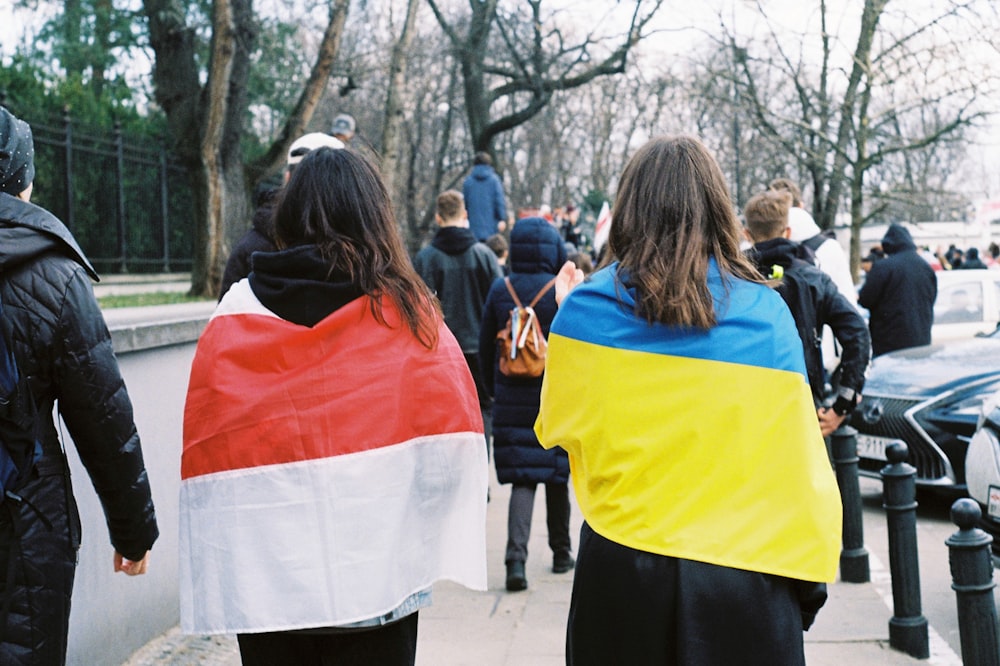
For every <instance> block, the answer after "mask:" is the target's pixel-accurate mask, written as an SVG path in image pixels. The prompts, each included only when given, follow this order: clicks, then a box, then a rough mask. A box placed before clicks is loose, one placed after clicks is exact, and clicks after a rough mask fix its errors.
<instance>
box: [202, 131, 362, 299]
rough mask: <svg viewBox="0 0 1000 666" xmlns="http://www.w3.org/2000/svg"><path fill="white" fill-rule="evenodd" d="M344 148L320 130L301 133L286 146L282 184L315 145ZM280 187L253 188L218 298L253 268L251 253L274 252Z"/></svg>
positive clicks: (268, 184) (263, 186)
mask: <svg viewBox="0 0 1000 666" xmlns="http://www.w3.org/2000/svg"><path fill="white" fill-rule="evenodd" d="M322 147H326V148H333V149H336V150H339V149H341V148H345V147H346V146H345V144H344V142H343V141H341V140H340V139H338V138H337V137H334V136H330V135H329V134H324V133H323V132H311V133H309V134H304V135H303V136H300V137H299V138H298V139H296V140H295V141H293V142H292V145H291V146H289V148H288V157H287V158H286V163H285V164H286V166H285V172H284V180H283V181H282V183H281V184H282V185H284V184H285V183H287V182H288V180H289V179H290V178H291V177H292V172H293V171H294V170H295V166H296V165H297V164H298V163H299V162H301V161H302V158H304V157H305V156H306V155H308V154H309V153H310V152H311V151H313V150H315V149H316V148H322ZM280 189H281V188H280V187H274V186H272V185H271V184H270V183H266V182H264V183H260V184H259V185H258V186H257V188H256V190H255V191H254V202H253V203H254V214H253V220H252V222H251V225H250V228H249V229H247V231H246V233H244V234H243V236H242V237H241V238H240V239H239V241H237V242H236V246H235V247H234V248H233V251H232V252H231V253H230V254H229V259H227V260H226V268H225V270H223V272H222V283H221V285H220V287H219V300H220V301H221V300H222V297H223V296H225V295H226V292H227V291H229V288H230V287H232V286H233V285H234V284H235V283H237V282H239V281H240V280H242V279H243V278H245V277H247V276H248V275H250V272H251V271H252V270H253V264H252V258H253V254H254V252H274V250H275V249H276V247H277V245H276V244H275V236H274V220H273V219H272V218H273V212H274V211H273V208H274V201H275V199H276V198H277V195H278V191H279V190H280Z"/></svg>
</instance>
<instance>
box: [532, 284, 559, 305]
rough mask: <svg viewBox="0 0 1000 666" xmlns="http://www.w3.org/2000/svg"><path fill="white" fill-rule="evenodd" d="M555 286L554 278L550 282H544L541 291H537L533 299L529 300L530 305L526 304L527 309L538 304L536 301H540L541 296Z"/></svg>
mask: <svg viewBox="0 0 1000 666" xmlns="http://www.w3.org/2000/svg"><path fill="white" fill-rule="evenodd" d="M555 284H556V279H555V278H552V279H551V280H549V281H548V282H546V283H545V286H544V287H542V288H541V289H539V290H538V293H537V294H535V297H534V298H533V299H531V302H530V303H528V307H529V308H533V307H535V305H537V304H538V301H540V300H542V296H544V295H545V292H547V291H548V290H549V289H551V288H552V287H553V286H555Z"/></svg>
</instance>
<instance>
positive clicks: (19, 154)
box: [0, 107, 35, 196]
mask: <svg viewBox="0 0 1000 666" xmlns="http://www.w3.org/2000/svg"><path fill="white" fill-rule="evenodd" d="M34 179H35V144H34V142H33V141H32V140H31V127H30V126H29V125H28V123H26V122H24V121H23V120H19V119H18V118H16V117H14V114H12V113H11V112H10V111H8V110H7V109H5V108H3V107H0V192H6V193H7V194H12V195H14V196H17V195H18V194H20V193H21V192H24V191H25V190H26V189H28V186H29V185H31V181H33V180H34Z"/></svg>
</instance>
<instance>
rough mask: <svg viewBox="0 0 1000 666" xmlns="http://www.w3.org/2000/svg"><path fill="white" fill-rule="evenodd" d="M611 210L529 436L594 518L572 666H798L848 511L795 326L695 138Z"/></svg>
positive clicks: (645, 160) (665, 150) (650, 162)
mask: <svg viewBox="0 0 1000 666" xmlns="http://www.w3.org/2000/svg"><path fill="white" fill-rule="evenodd" d="M613 214H614V224H613V225H612V227H611V232H610V235H609V240H608V252H609V253H610V254H609V260H610V261H609V264H607V265H605V266H604V267H603V268H602V269H600V270H598V271H596V272H594V273H593V274H591V275H590V276H589V278H588V279H587V280H586V281H585V282H583V283H582V284H579V285H577V286H576V287H575V288H574V289H573V290H572V291H570V292H569V294H568V295H567V296H565V298H564V299H563V300H562V301H561V305H560V306H559V311H558V313H557V314H556V317H555V319H554V320H553V322H552V328H551V331H550V333H549V348H548V358H547V360H546V369H545V378H544V380H543V382H542V395H541V404H540V408H539V413H538V420H537V421H536V423H535V434H536V435H537V436H538V441H539V442H540V443H541V445H542V446H543V447H545V448H552V447H555V446H559V447H562V448H564V449H566V450H567V452H568V453H569V460H570V471H571V479H572V481H573V486H574V489H575V491H576V497H577V502H578V504H579V506H580V510H581V512H582V513H583V517H584V525H583V527H582V530H581V533H580V543H579V547H578V550H577V562H576V573H575V576H574V580H573V593H572V598H571V601H570V611H569V618H568V621H567V639H566V646H567V647H566V662H567V664H568V665H569V666H581V665H591V664H593V665H595V666H596V665H598V664H602V665H603V664H630V666H644V665H647V664H648V665H650V666H652V665H653V664H734V663H740V664H761V665H763V664H782V665H783V666H789V665H801V664H804V663H805V655H804V648H803V638H802V631H803V629H807V628H808V627H809V625H810V624H811V622H812V618H813V616H814V614H815V613H816V612H817V611H818V609H819V608H820V606H822V604H823V602H824V601H825V598H826V590H825V585H824V583H825V582H827V581H831V580H833V579H834V578H835V576H836V573H837V565H838V559H839V555H840V533H841V508H840V493H839V490H838V488H837V483H836V480H835V478H834V475H833V470H832V468H831V466H830V462H829V459H828V457H827V453H826V447H825V446H824V443H823V438H822V436H821V434H820V430H819V427H818V426H817V422H816V411H815V409H814V406H813V400H812V395H811V392H810V390H809V382H808V378H807V376H806V370H805V361H804V359H803V353H802V344H801V343H800V341H799V339H798V336H797V334H796V331H795V322H794V321H793V319H792V316H791V314H790V313H789V311H788V307H787V306H786V305H785V303H784V302H783V301H782V300H781V297H780V296H779V295H778V294H777V293H776V292H775V291H774V290H772V289H770V288H769V287H768V286H767V285H765V284H762V281H761V278H760V276H759V274H758V272H757V270H756V269H755V268H754V266H753V265H752V264H751V263H750V262H749V260H748V259H747V258H746V257H745V256H744V255H743V253H742V251H741V250H740V244H741V240H742V229H741V227H740V223H739V221H738V220H737V218H736V215H735V213H734V212H733V205H732V201H731V199H730V197H729V193H728V190H727V188H726V185H725V177H724V176H723V174H722V171H721V169H720V168H719V166H718V164H717V163H716V162H715V160H714V159H713V158H712V156H711V155H710V154H709V153H708V151H707V149H706V148H705V147H704V145H703V144H702V143H701V142H700V141H698V140H697V139H694V138H692V137H684V136H680V137H658V138H654V139H652V140H651V141H649V142H648V143H647V144H646V145H644V146H643V147H642V148H640V149H639V150H638V151H637V152H636V154H635V155H633V156H632V158H631V159H630V160H629V162H628V164H627V165H626V167H625V170H624V172H623V173H622V176H621V179H620V181H619V185H618V192H617V196H616V199H615V207H614V213H613ZM566 273H570V274H573V275H575V276H577V278H579V276H581V275H582V271H579V270H578V269H576V270H575V271H574V267H573V265H572V264H568V265H566V266H564V267H563V269H561V271H560V275H561V276H563V275H564V274H566ZM559 284H560V283H559V282H557V287H558V288H559V293H560V294H561V293H563V292H564V291H565V287H564V286H563V287H559Z"/></svg>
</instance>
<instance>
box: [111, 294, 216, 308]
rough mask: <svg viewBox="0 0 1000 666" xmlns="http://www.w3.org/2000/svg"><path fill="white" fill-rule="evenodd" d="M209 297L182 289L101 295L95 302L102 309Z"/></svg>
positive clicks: (170, 302) (203, 299)
mask: <svg viewBox="0 0 1000 666" xmlns="http://www.w3.org/2000/svg"><path fill="white" fill-rule="evenodd" d="M210 300H213V299H211V298H204V297H202V296H188V295H187V293H186V292H183V291H177V292H172V291H154V292H149V293H143V294H121V295H119V296H101V297H100V298H98V299H97V303H98V304H99V305H100V306H101V308H102V309H110V308H134V307H140V306H143V305H175V304H177V303H198V302H201V301H210Z"/></svg>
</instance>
